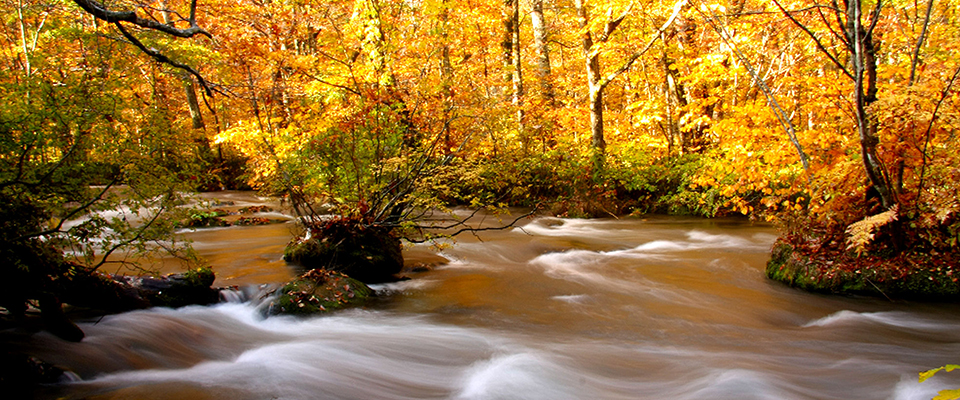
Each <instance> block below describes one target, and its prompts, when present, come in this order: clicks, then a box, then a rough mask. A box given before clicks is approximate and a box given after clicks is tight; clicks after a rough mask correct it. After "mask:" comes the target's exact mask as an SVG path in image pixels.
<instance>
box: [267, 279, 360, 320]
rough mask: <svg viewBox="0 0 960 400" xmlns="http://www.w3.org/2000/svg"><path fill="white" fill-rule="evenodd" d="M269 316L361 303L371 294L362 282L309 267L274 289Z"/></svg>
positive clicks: (325, 310) (300, 313) (331, 308)
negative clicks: (304, 271)
mask: <svg viewBox="0 0 960 400" xmlns="http://www.w3.org/2000/svg"><path fill="white" fill-rule="evenodd" d="M276 294H277V297H276V298H275V299H274V300H273V301H272V302H271V303H270V305H269V307H268V309H267V313H268V314H270V315H281V314H282V315H312V314H320V313H325V312H330V311H334V310H339V309H343V308H346V307H353V306H357V305H361V304H363V303H365V302H366V301H367V300H369V299H370V298H371V297H372V296H373V295H374V291H373V289H370V287H368V286H367V285H365V284H364V283H363V282H360V281H358V280H356V279H353V278H350V277H349V276H346V275H344V274H342V273H340V272H337V271H329V270H325V269H312V270H310V271H307V272H306V273H304V274H303V275H301V276H300V277H298V278H297V279H294V280H293V281H291V282H289V283H287V284H286V285H284V286H283V287H282V288H280V289H278V290H277V293H276Z"/></svg>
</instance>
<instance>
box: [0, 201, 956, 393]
mask: <svg viewBox="0 0 960 400" xmlns="http://www.w3.org/2000/svg"><path fill="white" fill-rule="evenodd" d="M230 195H231V196H234V197H236V198H237V199H238V201H237V203H239V202H240V201H241V200H242V201H243V202H244V204H246V203H253V204H263V200H262V199H256V198H255V197H253V196H250V195H249V194H245V193H233V194H230ZM287 225H289V224H280V225H268V226H259V227H235V228H228V229H218V230H198V231H196V232H193V233H188V235H190V236H191V238H192V239H193V240H195V242H196V244H197V248H198V250H199V251H200V253H201V254H203V255H205V256H207V257H208V258H209V259H210V260H211V263H212V265H213V267H214V269H215V271H216V272H217V274H218V282H217V285H241V286H246V287H248V288H253V289H248V290H247V293H248V295H247V296H246V298H248V299H250V298H252V300H249V301H246V302H231V303H223V304H220V305H216V306H212V307H185V308H181V309H176V310H172V309H153V310H145V311H136V312H130V313H125V314H120V315H112V316H107V317H104V318H103V319H102V320H99V321H97V320H91V321H86V322H83V323H81V327H82V328H83V329H84V331H85V332H87V338H86V339H84V341H83V342H81V343H66V342H63V341H60V340H59V339H57V338H54V337H53V336H50V335H48V334H46V333H43V332H41V333H38V334H35V335H33V336H20V335H14V334H6V335H5V336H4V339H5V340H6V341H8V342H10V343H12V344H14V345H16V346H20V347H21V348H25V349H27V350H29V351H30V352H31V353H33V354H35V355H37V356H38V357H40V358H42V359H45V360H47V361H49V362H53V363H55V364H58V365H60V366H62V367H65V368H68V369H70V370H72V371H74V372H75V373H76V374H77V376H78V378H79V380H78V381H76V382H72V383H64V384H60V385H55V386H50V387H46V388H44V389H43V390H41V392H40V393H37V397H39V398H90V399H127V398H137V399H174V398H177V399H269V398H277V399H703V398H708V399H897V400H900V399H904V400H906V399H929V398H931V397H933V396H934V395H936V392H937V391H938V390H941V389H945V388H950V387H960V378H958V377H954V376H951V374H950V373H941V374H939V375H938V376H937V377H935V378H934V379H931V380H929V381H927V382H924V383H923V384H920V383H918V382H917V373H918V372H919V371H922V370H926V369H930V368H934V367H938V366H941V365H943V364H946V363H957V362H960V312H958V311H957V310H956V307H955V306H952V305H938V304H920V303H910V302H905V301H897V302H893V303H891V302H888V301H886V300H880V299H867V298H846V297H830V296H821V295H815V294H810V293H805V292H800V291H796V290H793V289H790V288H786V287H784V286H782V285H780V284H778V283H774V282H770V281H768V280H767V279H766V278H765V277H764V275H763V268H764V264H765V263H766V261H767V259H768V258H769V249H770V246H771V245H772V243H773V241H774V239H775V237H776V236H775V235H776V232H775V230H774V229H773V228H771V227H769V226H765V225H755V224H751V223H749V222H746V221H739V220H701V219H690V218H666V217H663V218H650V219H646V220H641V219H623V220H613V219H595V220H569V219H558V218H537V219H534V220H531V221H525V222H524V223H523V225H522V226H521V227H518V228H515V229H512V230H507V231H498V232H484V233H481V234H480V236H479V238H477V237H474V236H471V235H462V236H461V237H458V238H457V239H456V241H455V243H454V244H453V245H452V246H450V247H447V248H445V249H443V250H442V251H441V252H440V256H442V257H443V258H445V259H448V260H450V262H449V263H448V264H446V265H441V266H437V267H435V268H434V269H432V270H430V271H427V272H421V273H411V274H409V276H410V277H411V278H412V279H411V280H409V281H403V282H397V283H391V284H384V285H377V286H375V288H377V289H378V290H379V291H380V292H381V293H382V299H381V300H379V301H377V302H375V303H374V304H371V305H369V306H368V307H366V308H364V309H355V310H348V311H346V312H341V313H336V314H333V315H328V316H321V317H314V318H301V319H298V318H288V317H279V318H278V317H273V318H266V319H265V318H263V317H262V314H261V313H260V311H259V309H258V302H257V296H256V295H255V293H256V290H255V287H256V286H257V285H259V284H276V283H279V282H282V281H283V280H285V279H288V278H289V277H291V276H293V275H295V274H296V273H297V272H298V271H297V270H296V269H295V268H292V267H290V266H287V265H286V264H285V263H283V261H282V260H280V255H281V254H282V250H283V245H284V244H285V243H286V242H287V241H288V240H289V239H290V232H291V227H290V226H287ZM405 251H406V257H407V262H408V263H417V262H432V260H435V259H437V256H436V255H435V254H434V253H435V252H436V251H435V250H434V249H431V248H429V247H428V246H425V245H416V246H408V248H407V249H406V250H405ZM237 298H239V295H238V297H235V300H236V299H237Z"/></svg>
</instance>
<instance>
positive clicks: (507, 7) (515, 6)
mask: <svg viewBox="0 0 960 400" xmlns="http://www.w3.org/2000/svg"><path fill="white" fill-rule="evenodd" d="M502 17H503V39H502V41H501V42H500V47H501V51H502V52H503V82H504V84H505V85H507V86H509V89H507V91H506V92H507V93H506V96H505V97H506V98H507V99H509V100H510V103H511V104H512V105H513V107H514V108H515V109H516V113H517V128H518V130H519V131H520V133H521V135H520V137H521V138H523V137H524V135H523V108H522V107H521V106H522V102H523V75H522V69H521V60H520V0H504V1H503V9H502ZM523 141H524V143H523V147H524V148H526V140H523Z"/></svg>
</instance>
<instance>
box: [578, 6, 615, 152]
mask: <svg viewBox="0 0 960 400" xmlns="http://www.w3.org/2000/svg"><path fill="white" fill-rule="evenodd" d="M575 6H576V8H577V16H578V17H579V19H580V29H583V31H584V32H583V55H584V58H585V59H586V71H587V90H588V99H589V100H588V101H589V106H590V149H591V150H592V151H593V152H595V156H596V157H597V158H598V159H602V158H603V154H604V151H605V150H606V148H607V142H606V140H604V138H603V86H602V85H601V84H600V55H599V53H597V52H596V51H595V49H594V48H593V47H594V46H593V35H592V34H590V31H589V30H588V28H587V27H588V25H589V24H590V19H589V17H588V15H587V8H586V5H585V4H584V0H576V1H575Z"/></svg>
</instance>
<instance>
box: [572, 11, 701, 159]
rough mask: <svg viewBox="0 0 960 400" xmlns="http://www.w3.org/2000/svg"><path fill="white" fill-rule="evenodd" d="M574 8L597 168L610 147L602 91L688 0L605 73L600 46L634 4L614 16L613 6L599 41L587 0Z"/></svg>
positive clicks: (645, 48)
mask: <svg viewBox="0 0 960 400" xmlns="http://www.w3.org/2000/svg"><path fill="white" fill-rule="evenodd" d="M574 4H575V7H576V10H577V16H578V17H579V20H580V29H581V35H582V43H583V56H584V59H585V60H586V63H585V65H586V72H587V93H588V100H587V101H588V104H589V109H590V148H591V150H592V151H593V152H594V153H595V156H594V157H595V160H596V161H595V166H596V169H598V170H599V169H602V160H603V156H604V151H605V150H606V147H607V142H606V140H605V138H604V134H603V107H604V105H603V91H604V89H605V88H606V87H607V85H609V84H610V83H611V82H613V80H614V79H616V78H617V77H618V76H620V75H621V74H623V73H624V72H626V71H627V70H628V69H630V66H632V65H633V63H634V62H635V61H636V60H637V59H638V58H640V56H642V55H643V54H644V53H646V52H647V51H648V50H650V47H652V46H653V44H654V43H655V42H656V41H657V40H659V39H660V36H661V34H662V33H663V31H664V30H666V29H667V27H669V26H670V25H671V24H672V23H673V21H674V20H676V18H677V16H678V15H680V12H681V10H682V9H683V6H684V5H685V4H686V0H679V1H678V2H677V3H676V4H674V6H673V13H672V14H671V15H670V17H668V18H667V21H666V22H665V23H664V24H663V25H662V26H661V27H660V28H659V29H658V31H657V33H656V34H655V35H653V37H652V39H650V41H649V42H648V43H647V45H646V46H644V47H643V48H641V49H640V50H638V51H635V52H634V53H633V54H630V55H629V56H628V57H627V58H626V59H625V60H624V61H623V62H622V63H621V64H620V66H618V67H617V68H616V69H614V71H613V72H611V73H610V74H607V75H606V76H603V74H602V72H601V70H600V48H599V47H601V46H602V45H603V44H605V43H607V41H608V40H610V36H611V35H612V34H613V33H614V32H615V31H616V30H617V28H618V27H619V26H620V24H621V23H623V21H624V19H626V18H627V16H628V15H629V14H630V11H631V10H632V6H631V7H628V8H627V9H626V10H625V11H623V12H622V13H621V14H620V15H618V16H616V17H614V16H613V9H612V8H610V9H608V13H607V20H606V21H605V22H604V23H603V25H602V27H603V29H602V32H601V33H600V34H599V35H598V36H597V40H596V41H595V40H594V34H593V33H592V32H591V29H592V28H593V26H594V25H593V22H591V17H590V12H589V10H588V6H587V5H586V3H585V0H576V1H575V3H574Z"/></svg>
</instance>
